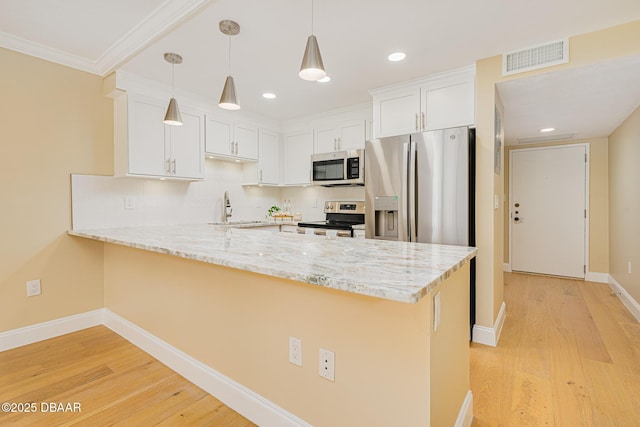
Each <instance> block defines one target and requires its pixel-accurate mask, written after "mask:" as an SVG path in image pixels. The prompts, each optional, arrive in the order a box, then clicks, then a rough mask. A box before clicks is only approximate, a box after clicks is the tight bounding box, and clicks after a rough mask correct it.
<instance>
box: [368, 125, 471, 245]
mask: <svg viewBox="0 0 640 427" xmlns="http://www.w3.org/2000/svg"><path fill="white" fill-rule="evenodd" d="M474 145H475V137H474V130H473V129H469V128H466V127H460V128H452V129H444V130H437V131H432V132H424V133H415V134H411V135H402V136H397V137H390V138H382V139H378V140H373V141H367V142H366V145H365V153H366V155H365V189H366V212H367V214H366V218H365V221H366V237H367V238H373V239H384V240H400V241H407V242H421V243H439V244H445V245H463V246H469V245H473V244H474V243H475V241H474V240H475V239H474V237H475V236H474V227H473V219H474V218H473V217H474V215H473V211H474V200H473V199H474V191H473V189H474V187H475V184H474V175H475V173H474V170H475V169H474V162H475V159H474V157H475V156H474V153H475V150H474Z"/></svg>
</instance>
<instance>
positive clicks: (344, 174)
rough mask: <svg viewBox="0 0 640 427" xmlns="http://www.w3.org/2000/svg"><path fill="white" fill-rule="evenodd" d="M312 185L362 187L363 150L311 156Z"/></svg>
mask: <svg viewBox="0 0 640 427" xmlns="http://www.w3.org/2000/svg"><path fill="white" fill-rule="evenodd" d="M311 181H312V183H313V184H314V185H324V186H325V187H333V186H338V185H345V186H349V185H351V186H356V185H364V150H363V149H358V150H348V151H334V152H331V153H321V154H312V155H311Z"/></svg>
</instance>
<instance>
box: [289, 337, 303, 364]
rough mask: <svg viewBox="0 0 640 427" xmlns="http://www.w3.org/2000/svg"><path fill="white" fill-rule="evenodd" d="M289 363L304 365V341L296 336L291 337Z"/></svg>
mask: <svg viewBox="0 0 640 427" xmlns="http://www.w3.org/2000/svg"><path fill="white" fill-rule="evenodd" d="M289 363H293V364H294V365H298V366H302V341H301V340H300V339H299V338H296V337H289Z"/></svg>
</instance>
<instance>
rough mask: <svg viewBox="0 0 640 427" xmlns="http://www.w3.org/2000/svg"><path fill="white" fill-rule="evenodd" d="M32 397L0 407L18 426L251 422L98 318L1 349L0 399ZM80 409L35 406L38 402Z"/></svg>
mask: <svg viewBox="0 0 640 427" xmlns="http://www.w3.org/2000/svg"><path fill="white" fill-rule="evenodd" d="M1 402H14V403H28V402H34V403H36V405H37V412H35V413H4V412H2V411H0V425H2V426H4V425H18V426H31V425H33V426H47V427H51V426H73V425H78V426H107V425H109V426H110V425H116V426H120V425H121V426H153V425H162V426H180V425H185V426H224V427H245V426H254V425H255V424H253V423H251V422H250V421H249V420H247V419H246V418H243V417H242V416H240V415H239V414H237V413H236V412H234V411H232V410H231V409H229V408H228V407H227V406H225V405H224V404H222V403H221V402H220V401H219V400H217V399H215V398H214V397H212V396H211V395H209V394H207V393H206V392H204V391H203V390H202V389H200V388H198V387H196V386H195V385H193V384H191V383H190V382H188V381H187V380H186V379H184V378H183V377H181V376H179V375H177V374H176V373H175V372H173V371H172V370H170V369H169V368H168V367H166V366H164V365H163V364H161V363H160V362H158V361H157V360H156V359H154V358H153V357H151V356H149V355H148V354H147V353H145V352H143V351H142V350H140V349H138V348H137V347H135V346H134V345H132V344H130V343H129V342H128V341H126V340H124V339H123V338H121V337H120V336H118V335H117V334H115V333H113V332H112V331H110V330H109V329H107V328H105V327H103V326H98V327H95V328H90V329H86V330H84V331H80V332H76V333H73V334H68V335H64V336H61V337H57V338H53V339H50V340H47V341H42V342H39V343H35V344H31V345H28V346H24V347H20V348H17V349H13V350H9V351H5V352H2V353H0V403H1ZM43 402H44V403H47V402H54V403H63V404H66V403H71V404H72V406H71V407H70V408H72V407H73V403H74V402H79V403H80V404H81V407H80V408H81V412H79V413H78V412H76V413H73V412H68V413H62V412H56V413H51V411H49V412H42V403H43Z"/></svg>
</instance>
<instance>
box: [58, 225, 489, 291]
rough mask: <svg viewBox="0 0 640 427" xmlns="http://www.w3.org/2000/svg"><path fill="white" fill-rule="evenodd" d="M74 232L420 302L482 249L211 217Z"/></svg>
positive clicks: (272, 274) (154, 249) (79, 234)
mask: <svg viewBox="0 0 640 427" xmlns="http://www.w3.org/2000/svg"><path fill="white" fill-rule="evenodd" d="M69 234H70V235H72V236H78V237H84V238H89V239H94V240H100V241H103V242H107V243H113V244H118V245H123V246H130V247H133V248H138V249H143V250H148V251H152V252H159V253H163V254H168V255H173V256H177V257H181V258H187V259H192V260H196V261H201V262H206V263H210V264H218V265H223V266H227V267H232V268H237V269H240V270H246V271H251V272H255V273H262V274H266V275H270V276H276V277H282V278H286V279H292V280H297V281H300V282H304V283H309V284H312V285H317V286H323V287H327V288H331V289H338V290H342V291H346V292H352V293H356V294H362V295H368V296H372V297H377V298H383V299H387V300H392V301H399V302H406V303H416V302H418V301H419V300H420V299H421V298H422V297H424V296H425V295H427V294H428V293H429V291H430V290H431V289H432V288H433V287H434V286H436V285H438V284H439V283H441V282H442V281H444V280H445V279H446V278H447V277H449V276H450V275H451V274H452V273H453V272H454V271H456V270H457V269H459V268H460V267H461V266H462V265H464V264H465V263H466V262H468V261H469V260H470V259H471V258H473V257H474V256H475V254H476V252H477V250H476V248H469V247H461V246H444V245H432V244H426V243H407V242H390V241H382V240H371V239H349V238H337V239H327V238H325V237H320V236H313V235H302V234H297V233H275V232H272V233H265V232H263V231H259V230H255V229H253V230H252V229H251V227H249V228H242V227H232V226H231V227H230V226H228V225H226V226H221V225H208V224H202V225H175V226H146V227H130V228H112V229H96V230H72V231H69Z"/></svg>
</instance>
